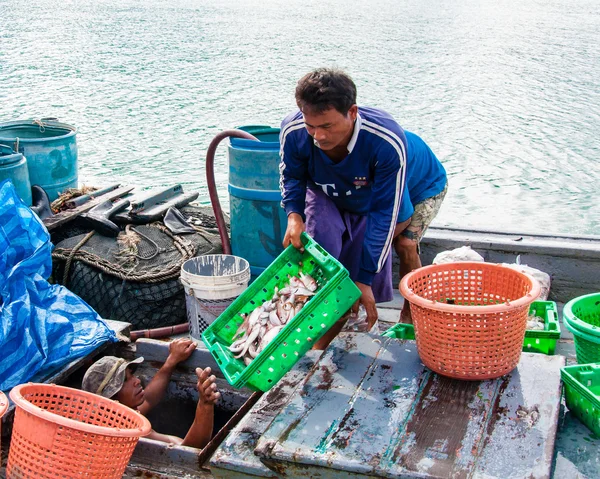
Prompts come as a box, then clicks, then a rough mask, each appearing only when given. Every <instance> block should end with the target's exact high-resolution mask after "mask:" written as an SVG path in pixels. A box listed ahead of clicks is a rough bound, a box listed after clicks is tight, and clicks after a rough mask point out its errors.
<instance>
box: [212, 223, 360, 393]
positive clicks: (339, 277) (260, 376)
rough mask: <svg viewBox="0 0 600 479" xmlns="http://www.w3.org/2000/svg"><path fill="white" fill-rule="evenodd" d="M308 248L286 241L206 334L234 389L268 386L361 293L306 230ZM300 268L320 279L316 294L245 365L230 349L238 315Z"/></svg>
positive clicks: (255, 388) (303, 238)
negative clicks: (300, 247)
mask: <svg viewBox="0 0 600 479" xmlns="http://www.w3.org/2000/svg"><path fill="white" fill-rule="evenodd" d="M302 242H303V244H304V253H301V252H300V251H298V250H297V249H296V248H294V247H293V246H291V245H290V246H288V247H287V248H286V249H285V250H284V251H283V252H282V253H281V254H280V255H279V256H278V257H277V258H276V259H275V261H273V263H271V265H269V267H268V268H267V269H266V270H265V271H263V273H261V275H260V276H259V277H258V278H256V280H255V281H254V282H253V283H252V284H251V285H250V287H249V288H248V289H247V290H246V291H244V293H242V294H241V295H240V296H239V297H238V298H237V299H236V300H235V301H234V302H233V303H232V304H231V305H230V306H229V307H228V308H227V309H226V310H225V311H224V312H223V313H222V314H221V315H220V316H219V317H218V318H217V319H216V320H215V321H214V322H213V323H212V324H211V325H210V326H209V327H208V329H206V330H205V331H204V333H203V334H202V340H203V341H204V343H205V344H206V346H207V347H208V349H209V350H210V352H211V354H212V355H213V357H214V358H215V360H216V361H217V364H218V365H219V367H220V368H221V371H222V372H223V374H224V376H225V378H226V379H227V381H228V382H229V383H230V384H231V385H232V386H234V387H236V388H241V387H248V388H250V389H253V390H255V391H257V390H258V391H268V390H269V389H270V388H271V387H273V386H274V385H275V384H276V383H277V381H279V380H280V379H281V378H282V377H283V376H284V375H285V374H286V373H287V372H288V371H289V370H290V369H292V367H293V366H294V364H296V362H297V361H298V360H299V359H300V358H301V357H302V356H303V355H304V354H305V353H306V352H307V351H308V350H309V349H310V348H312V346H313V345H314V344H315V342H316V341H318V340H319V339H320V338H321V336H323V334H325V332H326V331H327V330H328V329H329V328H330V327H331V326H333V324H334V323H335V322H336V321H337V320H338V319H340V318H341V317H342V315H343V314H344V313H345V312H346V311H348V309H350V307H351V306H352V304H354V302H355V301H356V300H357V299H358V298H359V297H360V290H359V289H358V288H357V287H356V285H355V284H354V282H353V281H352V280H351V279H350V277H349V276H348V271H347V270H346V269H345V268H344V267H343V266H342V265H341V263H340V262H339V261H337V260H336V259H335V258H334V257H333V256H331V255H329V253H327V252H326V251H325V250H324V249H323V248H322V247H321V246H319V245H318V244H317V243H316V242H315V241H314V240H313V239H312V238H310V237H309V236H308V235H307V234H306V233H303V234H302ZM300 261H302V264H303V267H302V271H303V272H304V273H307V274H310V275H311V276H313V277H314V278H315V279H316V280H317V282H318V283H319V289H318V290H317V294H316V295H315V296H313V297H312V298H311V299H310V300H309V301H308V302H307V303H306V306H304V308H302V310H301V311H300V312H299V313H298V314H297V315H296V316H294V318H293V319H292V320H291V321H290V322H289V323H288V324H286V325H285V327H284V328H283V329H282V330H281V331H280V332H279V334H278V335H277V336H276V337H275V338H274V339H273V340H272V341H271V342H270V343H269V345H268V346H267V347H266V348H265V349H264V350H263V351H261V352H260V354H259V355H258V356H256V358H254V360H253V361H252V362H251V363H250V364H249V365H248V366H246V365H245V364H244V362H243V360H242V359H235V358H234V354H233V353H231V352H230V351H229V346H230V345H231V343H232V340H231V339H232V337H233V336H234V335H235V333H236V331H237V329H238V327H239V326H240V324H241V323H242V321H243V320H242V318H241V316H240V314H242V313H251V312H252V311H253V310H254V309H255V308H256V307H258V306H260V305H261V304H262V303H264V302H265V301H268V300H270V299H271V298H272V296H273V292H274V290H275V286H277V287H278V288H282V287H283V286H284V285H286V284H287V283H288V281H289V280H288V275H296V274H298V270H299V265H298V263H299V262H300Z"/></svg>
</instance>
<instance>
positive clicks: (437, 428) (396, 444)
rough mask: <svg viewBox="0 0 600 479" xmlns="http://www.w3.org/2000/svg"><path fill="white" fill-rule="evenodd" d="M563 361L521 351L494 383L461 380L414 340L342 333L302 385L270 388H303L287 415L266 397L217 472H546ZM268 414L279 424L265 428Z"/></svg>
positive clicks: (223, 451)
mask: <svg viewBox="0 0 600 479" xmlns="http://www.w3.org/2000/svg"><path fill="white" fill-rule="evenodd" d="M563 363H564V359H563V358H561V357H559V356H554V357H549V356H544V355H535V354H523V356H522V360H521V362H520V363H519V366H518V367H517V369H516V370H515V371H514V372H513V373H512V374H510V375H508V376H505V377H503V378H500V379H498V380H494V381H484V382H465V381H454V380H450V379H447V378H443V377H440V376H438V375H436V374H433V373H431V372H430V371H428V370H427V369H426V368H424V367H423V365H422V364H421V362H420V360H419V358H418V355H417V354H416V345H415V343H414V342H412V341H398V340H394V339H389V338H388V339H383V338H379V337H376V336H370V335H366V334H343V335H341V336H340V337H338V339H336V340H335V341H334V342H333V343H332V344H331V346H330V348H329V349H328V350H327V351H326V352H325V353H324V354H323V356H322V357H321V358H320V359H319V360H318V361H317V362H316V363H315V364H314V366H313V367H312V369H311V370H310V371H309V372H308V374H307V375H306V377H305V378H304V379H303V380H302V381H301V383H300V384H296V385H294V384H293V383H294V381H293V379H292V381H291V383H290V384H287V385H286V386H285V387H286V388H288V390H286V391H275V388H274V389H273V391H274V392H273V394H274V395H275V396H277V395H279V396H281V393H282V392H284V393H287V394H289V392H290V390H294V391H295V392H293V393H292V394H289V401H288V402H287V403H286V404H285V406H283V408H281V409H279V408H280V405H279V404H277V403H276V402H272V401H270V400H268V396H269V395H267V396H266V397H263V400H264V402H263V400H261V402H259V403H258V404H257V406H256V407H255V409H256V408H257V407H258V406H259V405H261V404H262V406H261V408H260V410H261V413H260V417H259V418H258V419H259V420H258V421H256V420H253V421H250V420H248V421H245V422H244V423H240V425H239V426H238V427H237V428H236V429H234V430H233V431H232V433H231V434H230V436H229V437H228V439H227V441H226V442H225V443H224V444H223V445H222V446H221V447H220V448H219V449H218V450H217V452H216V453H215V456H213V459H212V461H211V468H212V469H213V474H214V475H215V477H243V476H240V475H239V474H240V473H246V474H248V473H250V474H253V476H258V477H273V472H271V471H269V469H266V468H265V467H264V464H266V465H267V466H269V467H270V468H271V470H272V471H276V474H277V475H278V476H284V475H285V476H287V477H390V478H400V477H402V478H413V477H414V478H417V477H419V478H430V477H431V478H433V477H473V478H475V477H490V478H491V477H498V478H507V477H534V478H538V477H539V478H543V477H550V472H551V465H552V453H553V448H554V441H555V435H556V424H557V419H558V415H559V406H560V374H559V368H560V367H561V365H562V364H563ZM309 364H310V360H309V361H308V362H307V363H305V364H304V365H303V366H302V367H301V368H300V371H297V372H296V374H297V375H302V370H305V368H306V367H307V366H308V365H309ZM286 379H287V376H286ZM278 386H279V385H278ZM269 394H271V393H269ZM271 399H272V398H271ZM277 410H279V411H280V412H279V413H277ZM251 414H252V411H251ZM265 414H266V416H268V418H269V419H270V418H271V417H274V419H273V420H272V422H271V423H270V425H269V426H268V427H267V429H266V430H264V424H265V423H266V422H268V421H266V420H264V419H265V418H264V416H265ZM248 419H249V418H248ZM253 419H256V418H253ZM242 431H243V432H242ZM263 431H264V432H263ZM254 444H256V447H254ZM254 455H258V457H259V458H260V460H261V461H262V463H260V462H258V461H257V460H256V457H253V456H254ZM507 458H510V460H507ZM263 463H264V464H263ZM234 465H235V466H234ZM232 466H234V467H232Z"/></svg>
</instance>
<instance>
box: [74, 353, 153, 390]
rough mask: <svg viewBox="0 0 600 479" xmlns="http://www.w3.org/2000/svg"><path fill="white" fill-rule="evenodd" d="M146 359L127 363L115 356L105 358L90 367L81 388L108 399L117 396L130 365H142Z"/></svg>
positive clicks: (140, 358)
mask: <svg viewBox="0 0 600 479" xmlns="http://www.w3.org/2000/svg"><path fill="white" fill-rule="evenodd" d="M142 362H144V358H142V357H139V358H136V359H134V360H133V361H126V360H125V359H123V358H117V357H115V356H104V357H103V358H100V359H99V360H98V361H96V362H95V363H94V364H92V365H91V366H90V368H89V369H88V370H87V372H86V373H85V376H83V382H82V384H81V388H82V389H83V390H84V391H88V392H91V393H94V394H99V395H100V396H104V397H106V398H111V397H113V396H114V395H115V394H117V393H118V392H119V391H120V390H121V388H122V387H123V383H124V382H125V370H126V369H127V367H128V366H129V365H130V364H141V363H142Z"/></svg>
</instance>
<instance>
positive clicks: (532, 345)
mask: <svg viewBox="0 0 600 479" xmlns="http://www.w3.org/2000/svg"><path fill="white" fill-rule="evenodd" d="M529 314H535V315H536V316H539V317H540V318H544V329H543V330H534V329H528V330H525V339H524V340H523V351H525V352H528V353H542V354H550V355H551V354H554V350H555V349H556V343H557V342H558V340H559V339H560V323H559V321H558V308H557V307H556V303H555V302H554V301H534V302H533V303H531V306H530V307H529Z"/></svg>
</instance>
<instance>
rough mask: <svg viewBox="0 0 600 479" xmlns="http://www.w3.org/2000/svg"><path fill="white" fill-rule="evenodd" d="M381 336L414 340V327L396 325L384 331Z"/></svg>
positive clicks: (404, 324)
mask: <svg viewBox="0 0 600 479" xmlns="http://www.w3.org/2000/svg"><path fill="white" fill-rule="evenodd" d="M382 336H385V337H388V338H395V339H415V327H414V326H413V325H412V324H406V323H397V324H395V325H394V326H392V327H391V328H390V329H388V330H387V331H385V332H384V333H383V334H382Z"/></svg>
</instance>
